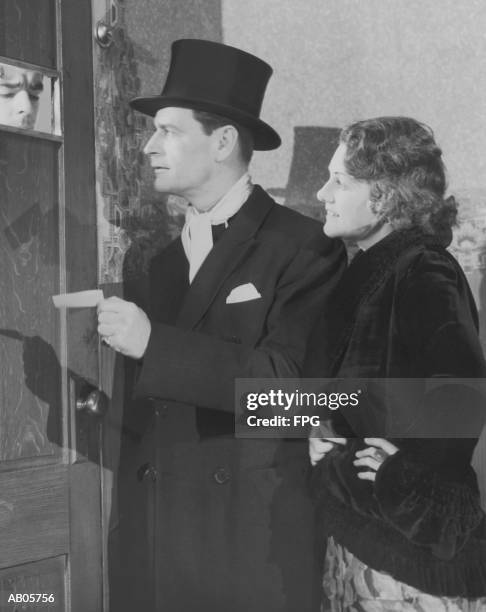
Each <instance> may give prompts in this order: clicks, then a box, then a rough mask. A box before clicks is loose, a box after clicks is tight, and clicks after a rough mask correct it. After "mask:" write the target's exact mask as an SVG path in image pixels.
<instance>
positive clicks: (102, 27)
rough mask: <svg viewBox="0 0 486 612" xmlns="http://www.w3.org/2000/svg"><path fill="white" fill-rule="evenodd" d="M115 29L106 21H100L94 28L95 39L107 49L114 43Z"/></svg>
mask: <svg viewBox="0 0 486 612" xmlns="http://www.w3.org/2000/svg"><path fill="white" fill-rule="evenodd" d="M113 35H114V29H113V28H112V27H111V26H109V25H108V24H107V23H105V22H104V21H98V23H97V24H96V25H95V27H94V37H95V40H96V42H97V43H98V44H99V46H100V47H103V48H104V49H106V48H107V47H109V46H110V45H111V44H112V42H113Z"/></svg>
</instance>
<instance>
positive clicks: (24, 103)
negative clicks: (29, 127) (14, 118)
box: [13, 89, 33, 115]
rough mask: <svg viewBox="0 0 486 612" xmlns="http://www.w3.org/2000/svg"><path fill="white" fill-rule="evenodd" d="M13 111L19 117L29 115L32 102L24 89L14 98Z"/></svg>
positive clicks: (31, 109)
mask: <svg viewBox="0 0 486 612" xmlns="http://www.w3.org/2000/svg"><path fill="white" fill-rule="evenodd" d="M13 102H14V109H15V112H16V113H18V114H19V115H20V114H22V115H29V114H30V113H32V111H33V106H32V101H31V99H30V97H29V94H28V93H27V91H25V89H22V90H20V91H18V92H17V93H16V94H15V96H14V100H13Z"/></svg>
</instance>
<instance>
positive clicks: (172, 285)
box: [150, 238, 189, 325]
mask: <svg viewBox="0 0 486 612" xmlns="http://www.w3.org/2000/svg"><path fill="white" fill-rule="evenodd" d="M162 255H163V256H161V257H158V258H157V260H156V262H157V263H156V270H155V271H154V274H155V276H154V278H153V279H152V282H151V300H150V303H151V309H152V310H151V316H152V317H153V318H154V319H155V320H157V321H159V322H161V323H168V324H169V325H174V324H175V323H176V320H177V317H178V314H179V312H180V309H181V306H182V302H183V300H184V296H185V294H186V292H187V290H188V288H189V263H188V261H187V258H186V254H185V253H184V248H183V246H182V241H181V239H180V238H178V239H177V240H174V241H173V242H171V243H170V244H169V245H168V246H167V247H166V249H165V251H164V252H163V254H162Z"/></svg>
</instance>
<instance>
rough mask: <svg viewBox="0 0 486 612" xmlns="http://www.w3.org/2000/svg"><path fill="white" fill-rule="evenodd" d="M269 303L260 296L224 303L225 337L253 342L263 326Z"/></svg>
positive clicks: (240, 341) (239, 341) (248, 342)
mask: <svg viewBox="0 0 486 612" xmlns="http://www.w3.org/2000/svg"><path fill="white" fill-rule="evenodd" d="M268 308H269V305H268V304H267V303H266V302H265V301H264V299H263V298H262V297H259V298H256V299H252V300H246V301H244V302H235V303H232V304H231V303H230V304H225V308H224V317H223V320H224V322H225V325H224V327H225V335H226V338H231V340H232V341H233V342H238V343H242V344H254V343H255V342H257V341H258V339H259V338H260V337H261V335H262V333H263V330H264V328H265V322H266V319H267V315H268Z"/></svg>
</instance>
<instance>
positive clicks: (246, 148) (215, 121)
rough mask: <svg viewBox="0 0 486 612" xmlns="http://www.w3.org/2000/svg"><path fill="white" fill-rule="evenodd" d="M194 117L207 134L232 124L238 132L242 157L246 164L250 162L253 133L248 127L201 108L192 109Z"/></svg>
mask: <svg viewBox="0 0 486 612" xmlns="http://www.w3.org/2000/svg"><path fill="white" fill-rule="evenodd" d="M192 112H193V115H194V119H195V120H196V121H199V123H200V124H201V125H202V128H203V131H204V133H205V134H212V133H213V132H214V130H216V129H217V128H220V127H223V126H224V125H232V126H233V127H234V128H235V129H236V131H237V132H238V143H239V151H240V157H241V159H242V161H244V162H245V164H249V163H250V160H251V157H252V155H253V147H254V141H253V135H252V134H251V132H250V130H249V129H248V128H245V127H243V126H242V125H240V124H239V123H237V122H236V121H233V119H228V118H227V117H223V116H222V115H216V114H214V113H208V112H206V111H201V110H194V109H193V110H192Z"/></svg>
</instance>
